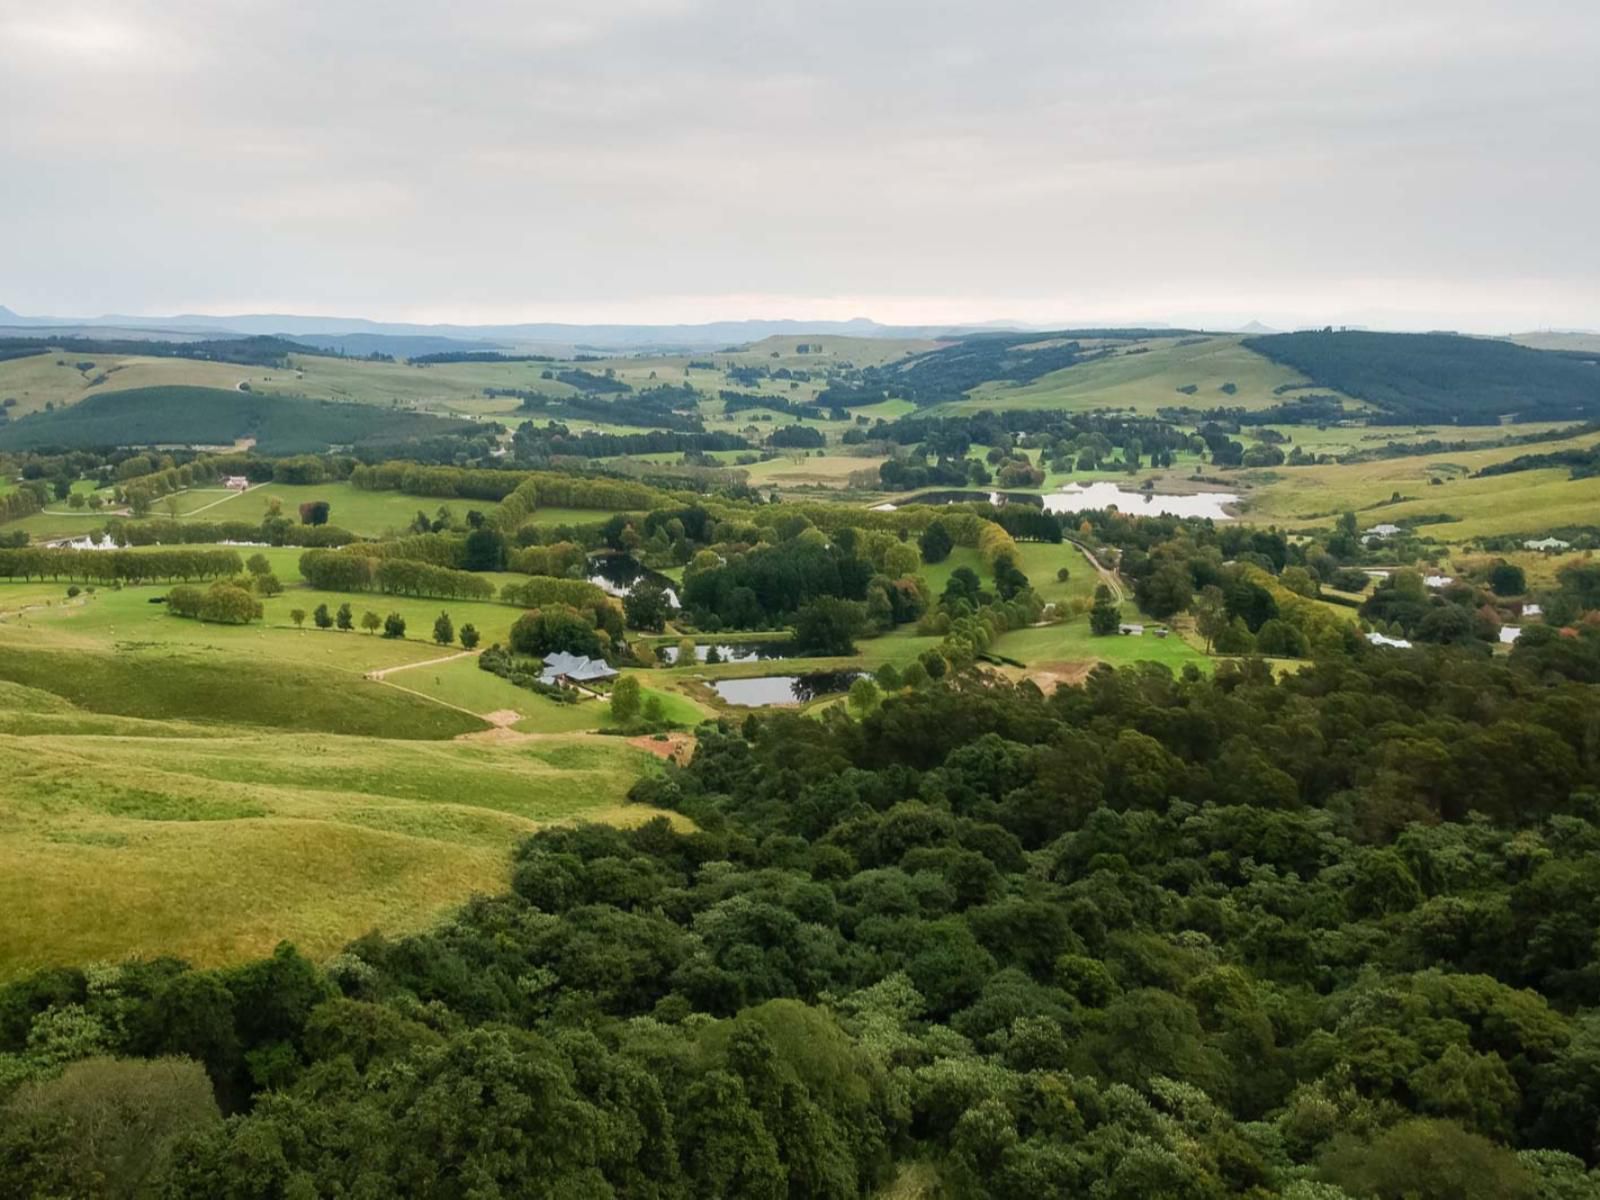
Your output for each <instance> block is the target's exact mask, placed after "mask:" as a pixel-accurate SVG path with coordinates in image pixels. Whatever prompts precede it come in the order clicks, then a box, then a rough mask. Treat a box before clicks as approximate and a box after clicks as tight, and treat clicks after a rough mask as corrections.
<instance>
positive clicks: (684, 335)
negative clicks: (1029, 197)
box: [0, 305, 1029, 353]
mask: <svg viewBox="0 0 1600 1200" xmlns="http://www.w3.org/2000/svg"><path fill="white" fill-rule="evenodd" d="M1027 328H1029V327H1028V326H1025V325H1020V324H1016V323H1008V322H996V323H989V324H978V325H917V326H910V325H880V324H879V323H878V322H876V321H871V320H868V319H866V318H864V317H858V318H856V319H854V320H850V321H792V320H780V321H759V320H758V321H712V322H708V323H706V324H703V325H566V324H560V323H556V322H535V323H529V324H521V325H421V324H412V323H408V322H398V321H371V320H368V319H367V318H365V317H305V316H297V315H295V314H293V313H247V314H242V315H238V316H209V315H203V314H195V313H184V314H181V315H178V316H173V317H131V316H125V315H109V316H103V317H25V316H22V315H21V314H20V313H16V312H13V311H12V310H11V309H9V308H6V307H4V306H3V305H0V334H3V333H4V332H5V331H6V330H7V329H12V330H28V331H30V332H37V331H39V330H43V329H48V330H50V331H51V332H53V333H60V334H63V335H65V334H67V333H68V332H80V331H83V332H88V331H93V332H94V333H96V334H100V335H102V336H103V335H104V334H105V333H106V331H107V330H116V331H118V332H119V333H123V334H132V335H134V336H150V335H152V334H162V335H166V336H173V337H197V336H204V337H215V336H218V335H225V334H279V335H283V336H286V337H294V338H302V339H306V340H310V339H316V342H317V344H319V345H324V344H325V345H327V346H328V347H329V348H335V347H341V348H343V349H344V351H345V352H346V353H371V352H373V351H379V352H384V353H388V352H390V351H389V350H388V348H387V347H386V346H385V345H384V344H382V342H381V339H384V338H406V339H417V338H427V339H436V340H439V341H441V342H443V343H447V344H444V345H440V346H439V347H437V348H438V349H441V350H443V349H462V348H464V345H463V344H465V346H471V347H473V348H477V349H485V350H488V349H508V348H511V347H550V348H572V349H578V350H583V349H589V348H593V349H607V350H666V349H713V348H716V347H719V346H733V345H742V344H744V343H747V342H754V341H760V340H761V339H762V338H767V337H774V336H779V335H788V336H799V337H804V336H806V335H808V334H815V335H818V336H824V335H829V334H832V335H835V336H844V337H868V338H931V337H948V336H951V335H954V334H962V333H976V332H980V331H984V330H994V329H1013V330H1015V329H1027ZM358 347H360V349H358Z"/></svg>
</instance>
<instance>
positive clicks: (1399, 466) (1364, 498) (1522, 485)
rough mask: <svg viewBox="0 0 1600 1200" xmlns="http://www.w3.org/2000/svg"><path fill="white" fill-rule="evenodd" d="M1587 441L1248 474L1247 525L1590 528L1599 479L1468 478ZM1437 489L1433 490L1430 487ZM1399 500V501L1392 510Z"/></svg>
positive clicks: (1445, 533) (1478, 530) (1592, 437)
mask: <svg viewBox="0 0 1600 1200" xmlns="http://www.w3.org/2000/svg"><path fill="white" fill-rule="evenodd" d="M1597 442H1600V434H1587V435H1584V436H1582V437H1578V438H1573V439H1569V440H1567V441H1563V442H1559V443H1550V444H1548V445H1541V446H1537V447H1532V448H1530V447H1502V448H1499V449H1494V450H1468V451H1461V452H1454V453H1443V454H1430V455H1418V456H1412V457H1407V458H1389V459H1380V460H1377V461H1374V462H1366V463H1350V464H1339V465H1333V466H1319V467H1280V468H1275V469H1273V470H1271V471H1267V472H1245V473H1243V474H1242V478H1243V479H1244V480H1246V481H1253V482H1255V483H1256V484H1257V485H1258V486H1257V487H1256V489H1255V490H1254V491H1253V492H1251V493H1250V495H1249V498H1248V499H1247V501H1246V518H1247V519H1249V520H1252V521H1256V522H1261V523H1266V522H1269V521H1270V522H1277V523H1280V524H1285V525H1291V526H1292V525H1296V524H1325V523H1326V522H1327V521H1328V519H1329V518H1330V517H1332V516H1336V515H1337V514H1339V513H1341V512H1346V511H1353V512H1356V513H1358V514H1360V516H1361V524H1362V526H1363V527H1366V526H1370V525H1375V524H1378V523H1380V522H1386V521H1387V522H1396V521H1398V520H1400V519H1402V518H1415V517H1419V516H1432V515H1435V514H1448V515H1449V516H1451V517H1454V518H1456V519H1455V520H1454V521H1449V522H1437V523H1425V524H1422V525H1420V526H1419V530H1420V532H1423V533H1426V534H1431V535H1432V536H1434V537H1437V538H1439V539H1441V540H1444V541H1465V540H1467V539H1469V538H1474V537H1484V536H1490V535H1494V534H1504V533H1524V532H1526V533H1529V534H1534V533H1538V532H1540V531H1542V530H1546V529H1551V528H1555V527H1557V526H1561V525H1572V524H1593V523H1594V522H1595V520H1596V513H1597V512H1600V478H1595V479H1580V480H1574V479H1572V478H1571V472H1570V471H1568V470H1567V469H1565V468H1549V469H1544V470H1538V471H1520V472H1516V473H1514V474H1509V475H1491V476H1487V477H1485V478H1476V479H1475V478H1470V476H1471V474H1472V473H1473V472H1474V471H1477V470H1481V469H1482V468H1483V467H1485V466H1488V465H1489V464H1491V463H1498V462H1504V461H1506V460H1508V459H1512V458H1516V457H1518V456H1519V455H1522V454H1528V453H1542V452H1545V451H1547V450H1549V449H1552V448H1555V447H1562V448H1566V447H1577V446H1592V445H1595V444H1596V443H1597ZM1434 479H1438V480H1440V481H1441V482H1440V483H1438V484H1434V483H1432V482H1431V481H1432V480H1434ZM1396 493H1399V495H1400V497H1401V499H1400V501H1399V502H1396V503H1390V501H1391V498H1392V497H1393V496H1394V495H1395V494H1396Z"/></svg>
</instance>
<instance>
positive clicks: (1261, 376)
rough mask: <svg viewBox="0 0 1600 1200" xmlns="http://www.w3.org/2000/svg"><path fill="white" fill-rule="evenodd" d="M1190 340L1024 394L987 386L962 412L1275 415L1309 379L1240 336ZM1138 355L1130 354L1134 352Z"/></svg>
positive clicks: (1088, 367) (1157, 343) (1077, 371)
mask: <svg viewBox="0 0 1600 1200" xmlns="http://www.w3.org/2000/svg"><path fill="white" fill-rule="evenodd" d="M1182 340H1187V339H1179V338H1161V339H1158V340H1154V341H1150V342H1143V343H1139V344H1138V346H1143V347H1146V348H1147V352H1146V353H1143V354H1129V353H1127V352H1126V351H1125V350H1124V351H1122V352H1119V353H1118V354H1116V355H1114V356H1112V357H1109V358H1102V359H1096V360H1095V361H1093V362H1087V363H1082V364H1079V365H1078V366H1075V367H1068V368H1067V369H1065V370H1063V371H1053V372H1051V373H1050V374H1049V375H1045V376H1043V377H1042V378H1040V379H1037V380H1034V381H1033V382H1032V383H1029V384H1025V385H1023V386H1021V387H1011V386H1008V385H1005V384H1000V383H995V384H987V385H985V386H983V387H981V388H978V389H977V390H975V391H974V392H973V393H972V395H971V396H970V397H969V398H968V399H967V400H965V401H962V402H961V403H959V404H955V405H950V406H949V407H950V408H951V409H954V410H968V411H978V410H987V409H993V408H997V407H1005V408H1059V409H1065V410H1068V411H1083V410H1087V409H1093V408H1101V407H1108V408H1127V409H1134V410H1136V411H1138V412H1142V413H1152V414H1153V413H1154V412H1155V411H1156V409H1158V408H1163V407H1175V406H1179V405H1188V406H1192V407H1195V408H1214V407H1220V406H1227V407H1239V408H1252V409H1254V408H1268V407H1271V406H1272V405H1273V404H1275V403H1277V402H1278V401H1279V400H1281V399H1282V397H1280V396H1277V395H1274V393H1273V388H1275V387H1277V386H1278V385H1279V384H1285V383H1291V384H1292V383H1304V382H1306V380H1305V379H1304V377H1302V376H1300V375H1297V374H1296V373H1295V372H1293V371H1291V370H1288V369H1286V368H1284V367H1280V366H1277V365H1276V364H1274V363H1272V362H1269V361H1268V360H1267V359H1265V358H1263V357H1261V356H1260V355H1259V354H1255V353H1253V352H1251V351H1249V350H1246V349H1245V348H1244V347H1243V346H1241V345H1240V344H1239V342H1240V339H1239V338H1238V337H1234V336H1220V337H1213V338H1208V339H1207V340H1206V341H1204V342H1200V343H1197V344H1194V345H1189V346H1180V345H1179V344H1178V343H1179V341H1182ZM1133 348H1137V347H1130V349H1133ZM1225 383H1232V384H1235V385H1236V386H1237V388H1238V391H1237V392H1236V393H1235V394H1234V395H1228V394H1226V393H1224V392H1222V391H1220V390H1219V389H1220V388H1221V387H1222V385H1223V384H1225ZM1190 384H1193V385H1195V386H1196V387H1197V388H1198V389H1199V390H1198V391H1197V392H1196V393H1195V394H1194V395H1193V396H1186V395H1183V394H1182V393H1180V392H1179V391H1178V390H1177V389H1178V388H1180V387H1186V386H1188V385H1190Z"/></svg>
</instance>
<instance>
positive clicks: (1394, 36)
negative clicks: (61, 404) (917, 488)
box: [0, 0, 1600, 332]
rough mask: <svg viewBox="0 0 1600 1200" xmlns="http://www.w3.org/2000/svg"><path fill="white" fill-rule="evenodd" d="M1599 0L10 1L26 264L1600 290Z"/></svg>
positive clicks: (618, 294) (649, 280) (1055, 320)
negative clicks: (1201, 0)
mask: <svg viewBox="0 0 1600 1200" xmlns="http://www.w3.org/2000/svg"><path fill="white" fill-rule="evenodd" d="M1597 64H1600V4H1596V3H1594V0H1518V2H1517V3H1510V2H1509V0H1496V2H1493V3H1485V2H1481V0H1447V2H1446V0H1406V2H1405V3H1395V2H1394V0H1381V2H1373V0H1341V2H1340V3H1338V4H1329V3H1326V0H1318V2H1315V3H1313V2H1311V0H1208V2H1206V3H1197V2H1194V0H1188V2H1177V0H1172V2H1166V0H1106V2H1101V0H983V2H981V3H946V2H941V0H918V2H916V3H910V2H900V0H807V2H804V3H802V2H798V0H754V2H752V0H537V2H528V0H520V2H519V0H452V2H451V3H449V4H439V3H437V2H432V0H383V2H382V3H371V2H367V0H336V2H331V3H330V2H329V0H305V2H279V0H114V2H104V0H91V2H79V0H0V114H3V116H0V304H3V305H6V306H9V307H10V308H12V309H14V310H16V311H18V312H21V313H26V314H30V315H42V314H53V315H70V316H90V315H98V314H102V313H108V312H111V313H127V314H140V315H146V316H154V315H165V314H172V313H180V312H188V313H212V314H227V313H244V312H293V313H308V314H319V315H345V316H365V317H371V318H375V319H380V320H393V321H427V322H451V323H492V322H518V321H571V322H599V321H616V322H635V323H670V322H694V321H708V320H728V319H740V318H775V317H796V318H801V319H824V318H826V319H843V318H849V317H858V316H866V317H872V318H874V319H877V320H879V321H884V322H890V323H902V324H937V323H947V322H969V321H973V322H975V321H990V320H1011V321H1019V322H1027V323H1031V324H1039V325H1051V324H1057V325H1071V324H1078V325H1086V324H1100V323H1139V322H1147V321H1162V322H1168V323H1172V324H1180V325H1197V326H1206V327H1211V328H1228V327H1233V326H1235V325H1238V324H1242V323H1244V322H1247V321H1250V320H1260V321H1262V322H1265V323H1267V324H1269V325H1273V326H1276V327H1294V326H1298V325H1306V324H1324V323H1334V324H1364V325H1369V326H1372V327H1376V328H1396V329H1407V328H1451V329H1461V330H1470V331H1477V332H1509V331H1513V330H1526V329H1541V328H1590V329H1600V152H1597V149H1600V66H1597Z"/></svg>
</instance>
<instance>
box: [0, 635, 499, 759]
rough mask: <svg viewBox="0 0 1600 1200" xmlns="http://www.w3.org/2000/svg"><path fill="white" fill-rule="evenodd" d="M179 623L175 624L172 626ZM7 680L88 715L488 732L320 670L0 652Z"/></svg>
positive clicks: (11, 648)
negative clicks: (66, 702) (71, 704)
mask: <svg viewBox="0 0 1600 1200" xmlns="http://www.w3.org/2000/svg"><path fill="white" fill-rule="evenodd" d="M174 623H177V622H174ZM0 679H4V680H8V681H10V682H12V683H18V684H22V685H23V686H26V687H31V688H36V689H38V690H39V691H43V692H50V693H51V694H53V695H56V696H59V697H62V698H63V699H66V700H69V701H71V702H72V703H73V704H74V705H77V706H79V707H81V708H84V709H86V710H88V711H90V712H99V713H110V714H114V715H117V716H129V717H146V718H176V719H180V720H189V721H205V722H221V723H225V724H233V725H266V726H272V727H274V728H277V729H282V730H292V731H319V732H320V731H330V730H331V731H339V732H343V733H350V734H357V735H363V736H368V737H385V738H399V739H433V738H451V737H455V736H457V735H458V734H462V733H470V732H472V731H473V730H476V729H482V728H484V727H485V726H484V724H483V723H482V722H481V721H477V720H475V719H474V718H473V717H471V716H469V715H468V714H466V713H460V712H456V711H455V710H453V709H449V708H445V707H443V706H441V705H435V704H429V703H427V702H426V701H423V700H419V699H417V698H415V697H412V696H409V695H407V694H406V693H404V692H401V691H398V690H396V689H394V688H386V687H383V686H381V685H378V684H369V683H363V682H362V681H361V680H359V679H352V678H351V677H350V676H348V675H344V674H339V673H337V672H335V671H331V670H329V669H328V668H325V667H320V666H295V665H293V664H289V663H284V662H252V661H250V660H248V659H244V658H228V659H218V658H214V657H212V656H209V655H206V654H203V653H185V652H184V651H182V650H180V649H178V648H175V647H172V646H159V645H157V646H151V647H149V648H142V647H140V646H139V645H138V644H137V643H126V642H125V643H121V644H120V645H119V650H118V652H116V653H88V652H84V651H81V650H74V651H67V650H52V649H40V648H34V647H31V646H26V645H20V644H17V643H14V642H9V641H8V642H6V643H3V644H0Z"/></svg>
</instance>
